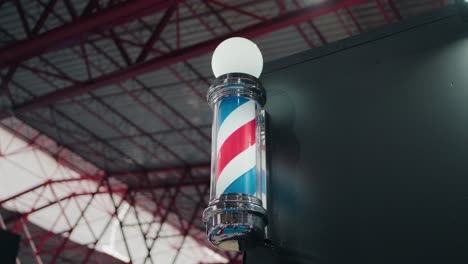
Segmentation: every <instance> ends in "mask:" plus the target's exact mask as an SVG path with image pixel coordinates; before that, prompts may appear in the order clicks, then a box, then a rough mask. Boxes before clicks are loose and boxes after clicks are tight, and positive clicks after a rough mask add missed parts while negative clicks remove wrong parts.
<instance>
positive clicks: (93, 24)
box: [0, 0, 173, 68]
mask: <svg viewBox="0 0 468 264" xmlns="http://www.w3.org/2000/svg"><path fill="white" fill-rule="evenodd" d="M171 5H173V2H172V1H162V0H133V1H126V2H124V3H122V4H119V5H115V6H113V7H110V8H108V9H106V10H103V11H99V12H96V13H94V14H93V15H91V16H88V17H83V18H79V19H77V20H75V21H74V22H71V23H69V24H66V25H64V26H61V27H58V28H56V29H53V30H50V31H48V32H45V33H43V34H40V35H37V36H33V37H31V38H29V39H26V40H23V41H20V42H18V43H13V44H11V45H9V46H7V47H5V48H3V49H1V50H0V68H1V67H4V66H6V65H12V64H16V63H19V62H21V61H25V60H27V59H30V58H32V57H35V56H38V55H40V54H42V53H44V52H46V51H47V50H50V49H51V47H55V46H58V45H60V43H62V42H63V41H64V40H66V39H69V38H73V37H76V36H80V35H82V34H83V33H86V32H90V31H93V30H97V29H102V28H105V27H106V26H109V25H112V27H115V26H117V25H121V24H124V23H127V22H129V21H132V20H134V19H136V18H138V17H141V16H144V15H148V14H151V13H155V12H158V11H161V10H164V9H166V8H168V7H169V6H171Z"/></svg>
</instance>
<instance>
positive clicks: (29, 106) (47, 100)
mask: <svg viewBox="0 0 468 264" xmlns="http://www.w3.org/2000/svg"><path fill="white" fill-rule="evenodd" d="M365 2H370V1H369V0H335V1H327V2H324V3H322V4H317V5H313V6H309V7H305V8H302V9H300V10H296V11H292V12H289V13H286V14H283V15H280V16H278V17H275V18H272V19H271V20H269V21H263V22H260V23H257V24H255V25H252V26H249V27H246V28H244V29H241V30H238V31H236V32H232V33H229V34H226V35H223V36H221V37H218V38H214V39H211V40H208V41H204V42H201V43H198V44H195V45H193V46H190V47H187V48H183V49H180V50H178V51H174V52H171V53H169V54H166V55H162V56H160V57H157V58H153V59H150V60H148V61H146V62H144V63H140V64H135V65H133V66H130V67H127V68H125V69H122V70H118V71H115V72H112V73H110V74H107V75H103V76H100V77H98V78H95V79H93V80H89V81H87V82H83V83H81V84H77V85H72V86H70V87H68V88H64V89H61V90H58V91H56V92H52V93H49V94H46V95H43V96H40V97H37V98H36V99H34V100H31V101H30V102H28V103H25V104H22V105H19V106H18V107H16V108H15V111H14V112H16V113H25V112H28V111H31V110H34V109H37V108H40V107H43V106H46V105H48V104H52V103H54V102H57V101H61V100H64V99H66V98H70V97H74V96H78V95H81V94H84V93H88V92H91V91H94V90H97V89H99V88H101V87H104V86H108V85H112V84H115V83H118V82H122V81H125V80H127V79H130V78H132V77H134V76H137V75H140V74H143V73H147V72H150V71H155V70H158V69H161V68H163V67H167V66H169V65H171V64H175V63H177V62H181V61H185V60H188V59H191V58H194V57H197V56H200V55H203V54H205V53H208V52H211V51H212V50H214V49H215V48H216V46H217V45H218V44H219V43H220V42H221V41H223V40H224V39H226V38H229V37H233V36H242V37H246V38H254V37H258V36H261V35H264V34H267V33H270V32H273V31H276V30H279V29H282V28H286V27H289V26H292V25H296V24H298V23H301V22H304V21H307V20H310V19H312V18H314V17H318V16H322V15H325V14H329V13H332V12H335V11H337V10H340V9H342V8H346V7H349V6H352V5H356V4H361V3H365ZM0 60H1V57H0ZM8 115H9V113H1V114H0V118H2V117H5V116H8Z"/></svg>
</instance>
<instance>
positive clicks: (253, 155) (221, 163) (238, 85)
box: [203, 38, 267, 251]
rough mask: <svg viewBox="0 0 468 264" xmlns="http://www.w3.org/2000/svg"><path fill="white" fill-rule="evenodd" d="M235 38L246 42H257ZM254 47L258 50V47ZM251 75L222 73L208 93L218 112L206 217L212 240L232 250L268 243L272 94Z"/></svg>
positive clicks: (213, 138) (210, 103)
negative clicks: (268, 136)
mask: <svg viewBox="0 0 468 264" xmlns="http://www.w3.org/2000/svg"><path fill="white" fill-rule="evenodd" d="M235 39H237V40H235V41H234V42H236V41H241V44H242V45H245V44H248V45H252V44H253V43H252V42H250V41H249V40H246V39H240V40H239V38H235ZM229 40H232V39H228V40H226V41H229ZM226 41H225V42H226ZM225 42H223V43H225ZM223 43H222V44H223ZM222 44H221V45H222ZM237 44H238V43H237ZM221 45H220V46H221ZM253 45H255V44H253ZM254 48H256V49H257V50H258V48H257V47H256V45H255V47H254ZM218 49H219V47H218ZM218 49H217V50H216V51H215V55H216V52H217V51H218ZM258 52H259V51H258ZM215 55H214V56H215ZM260 56H261V53H260ZM234 59H236V60H238V59H239V57H238V56H236V58H234ZM250 59H251V58H250ZM214 61H215V59H214V58H213V62H214ZM262 65H263V60H262ZM213 68H214V67H213ZM248 72H249V73H252V71H248ZM260 72H261V68H260ZM249 73H245V70H244V72H232V73H226V74H222V75H220V76H218V77H217V78H216V79H215V81H214V82H213V84H212V86H211V87H210V89H209V91H208V95H207V99H208V104H209V105H210V106H211V108H212V110H213V127H212V160H211V195H210V203H209V206H208V208H207V209H206V210H205V211H204V213H203V220H204V222H205V224H206V228H207V235H208V239H209V241H210V242H211V243H212V244H213V245H214V246H216V247H218V248H221V249H224V250H230V251H244V250H247V249H249V248H252V247H255V246H256V245H258V244H261V243H263V241H264V239H265V228H266V225H267V216H266V215H267V214H266V157H265V154H266V153H265V112H264V110H263V106H264V104H265V102H266V93H265V89H264V88H263V86H262V85H261V83H260V81H259V80H258V78H257V77H256V76H253V75H251V74H249ZM215 75H216V72H215ZM258 75H260V73H258ZM258 75H257V76H258Z"/></svg>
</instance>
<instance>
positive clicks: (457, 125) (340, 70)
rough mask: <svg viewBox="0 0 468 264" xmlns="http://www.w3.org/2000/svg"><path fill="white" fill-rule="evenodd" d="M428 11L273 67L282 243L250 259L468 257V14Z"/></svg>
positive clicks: (276, 207) (275, 213) (269, 81)
mask: <svg viewBox="0 0 468 264" xmlns="http://www.w3.org/2000/svg"><path fill="white" fill-rule="evenodd" d="M418 19H419V20H413V21H409V22H407V23H406V24H400V25H397V26H395V27H392V28H388V29H385V30H382V31H379V32H374V33H370V34H367V35H364V36H361V37H359V38H356V39H351V40H348V41H345V42H340V43H337V44H335V45H333V46H330V47H327V48H324V49H321V50H318V51H311V52H309V53H304V54H301V55H298V56H294V57H291V58H287V59H285V60H282V61H278V62H276V63H273V64H271V65H268V67H267V69H269V70H267V73H265V74H264V75H263V77H262V82H263V84H264V86H265V87H266V88H267V90H268V102H267V106H266V109H267V110H268V112H269V115H270V124H269V125H270V131H269V141H270V146H269V149H270V157H271V175H270V176H271V178H270V183H271V185H270V194H271V197H272V199H271V201H270V204H269V209H270V220H271V226H270V227H271V228H270V234H271V239H272V241H273V244H274V245H275V248H274V249H269V248H258V249H256V250H253V251H251V252H248V253H247V254H246V261H245V262H246V263H247V264H253V263H428V262H429V263H468V23H464V22H462V21H461V20H460V19H459V17H458V16H456V12H453V10H445V11H443V12H441V13H439V14H433V15H431V16H430V17H424V18H418ZM428 21H432V22H431V23H427V22H428ZM422 24H424V25H422ZM400 31H402V32H400ZM396 32H400V33H396ZM390 35H391V36H390ZM350 46H354V47H352V48H345V49H343V47H350Z"/></svg>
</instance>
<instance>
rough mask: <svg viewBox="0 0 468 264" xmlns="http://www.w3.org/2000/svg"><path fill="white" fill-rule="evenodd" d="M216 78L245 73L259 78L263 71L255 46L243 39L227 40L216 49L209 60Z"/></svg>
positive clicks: (259, 55)
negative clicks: (228, 74)
mask: <svg viewBox="0 0 468 264" xmlns="http://www.w3.org/2000/svg"><path fill="white" fill-rule="evenodd" d="M211 68H212V69H213V73H214V75H215V77H216V78H218V77H219V76H221V75H223V74H227V73H234V72H238V73H246V74H249V75H252V76H255V77H257V78H258V77H259V76H260V74H261V73H262V69H263V56H262V53H261V52H260V50H259V49H258V47H257V45H256V44H255V43H253V42H252V41H250V40H248V39H245V38H239V37H234V38H228V39H226V40H224V41H223V42H221V43H220V44H219V45H218V47H216V49H215V51H214V53H213V57H212V58H211Z"/></svg>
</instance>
